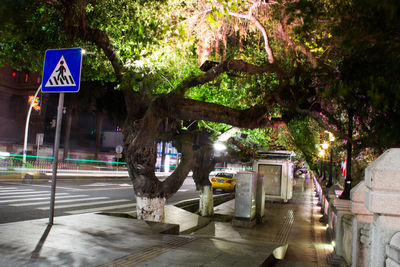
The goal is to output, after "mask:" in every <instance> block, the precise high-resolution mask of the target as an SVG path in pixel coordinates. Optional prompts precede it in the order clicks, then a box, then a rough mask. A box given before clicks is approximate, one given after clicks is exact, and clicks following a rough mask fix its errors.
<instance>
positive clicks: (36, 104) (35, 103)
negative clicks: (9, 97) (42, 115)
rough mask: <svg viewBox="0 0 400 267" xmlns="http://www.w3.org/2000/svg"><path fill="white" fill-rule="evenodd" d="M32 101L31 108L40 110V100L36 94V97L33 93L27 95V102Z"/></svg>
mask: <svg viewBox="0 0 400 267" xmlns="http://www.w3.org/2000/svg"><path fill="white" fill-rule="evenodd" d="M32 102H33V105H32V108H33V109H34V110H36V111H39V110H40V106H39V103H40V100H39V97H38V96H37V97H34V96H33V95H31V96H29V99H28V103H29V104H30V103H32Z"/></svg>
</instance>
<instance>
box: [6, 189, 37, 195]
mask: <svg viewBox="0 0 400 267" xmlns="http://www.w3.org/2000/svg"><path fill="white" fill-rule="evenodd" d="M32 191H34V190H33V189H21V190H11V191H10V190H0V193H2V194H3V193H24V192H32Z"/></svg>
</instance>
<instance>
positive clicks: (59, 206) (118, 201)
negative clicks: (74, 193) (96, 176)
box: [38, 199, 132, 210]
mask: <svg viewBox="0 0 400 267" xmlns="http://www.w3.org/2000/svg"><path fill="white" fill-rule="evenodd" d="M127 201H131V200H128V199H118V200H107V201H97V202H86V203H83V204H71V205H57V203H56V206H55V207H56V209H68V208H76V207H82V206H91V205H101V204H111V203H121V202H127ZM131 204H132V203H131ZM99 208H100V207H99ZM38 209H39V210H48V209H50V207H43V208H38Z"/></svg>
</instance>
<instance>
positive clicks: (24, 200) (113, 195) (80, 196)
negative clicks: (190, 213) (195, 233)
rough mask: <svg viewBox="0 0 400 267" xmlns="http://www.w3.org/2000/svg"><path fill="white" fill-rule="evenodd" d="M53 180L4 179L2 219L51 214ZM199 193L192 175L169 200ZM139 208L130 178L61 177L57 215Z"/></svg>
mask: <svg viewBox="0 0 400 267" xmlns="http://www.w3.org/2000/svg"><path fill="white" fill-rule="evenodd" d="M50 190H51V182H50V181H47V180H41V181H34V183H32V184H22V183H21V182H6V181H0V223H8V222H16V221H25V220H33V219H41V218H48V217H49V207H50V204H49V203H50ZM196 197H198V192H197V191H196V187H195V184H194V181H193V179H192V178H190V177H188V178H187V179H186V180H185V182H184V184H183V185H182V187H181V189H179V191H178V192H177V193H176V194H175V195H174V196H172V197H171V198H170V199H168V200H167V203H169V204H173V203H176V202H179V201H181V200H185V199H191V198H196ZM134 210H136V197H135V194H134V191H133V187H132V183H131V181H130V180H129V179H109V180H104V179H85V180H58V181H57V191H56V204H55V212H54V214H55V217H57V216H65V215H72V214H82V213H90V212H101V211H104V212H128V211H134Z"/></svg>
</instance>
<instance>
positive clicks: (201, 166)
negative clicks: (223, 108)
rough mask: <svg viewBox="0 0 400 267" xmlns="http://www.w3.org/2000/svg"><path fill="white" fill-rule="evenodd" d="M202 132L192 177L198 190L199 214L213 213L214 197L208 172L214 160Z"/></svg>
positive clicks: (211, 168) (207, 214) (207, 141)
mask: <svg viewBox="0 0 400 267" xmlns="http://www.w3.org/2000/svg"><path fill="white" fill-rule="evenodd" d="M206 143H209V140H208V138H207V136H206V134H205V133H204V132H201V133H200V136H199V145H200V147H199V149H197V150H196V151H195V153H194V155H195V162H194V164H193V179H194V182H195V183H196V189H197V190H198V191H199V196H200V205H199V212H200V215H201V216H213V215H214V199H213V192H212V187H211V183H210V180H209V174H210V172H211V171H212V170H213V169H214V166H215V161H214V160H213V159H212V153H213V151H212V147H211V145H210V144H206Z"/></svg>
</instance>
